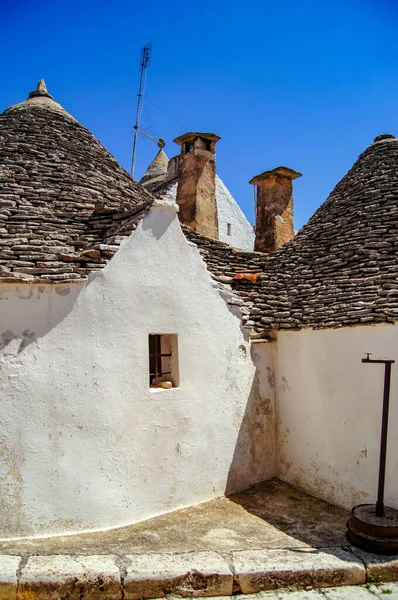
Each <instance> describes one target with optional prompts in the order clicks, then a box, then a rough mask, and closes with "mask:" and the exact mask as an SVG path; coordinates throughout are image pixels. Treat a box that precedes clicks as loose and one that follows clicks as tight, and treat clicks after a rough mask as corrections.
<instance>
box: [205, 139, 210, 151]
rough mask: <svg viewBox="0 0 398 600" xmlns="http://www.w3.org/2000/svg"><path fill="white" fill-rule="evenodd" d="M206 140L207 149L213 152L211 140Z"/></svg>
mask: <svg viewBox="0 0 398 600" xmlns="http://www.w3.org/2000/svg"><path fill="white" fill-rule="evenodd" d="M204 142H205V148H206V150H208V151H209V152H211V140H204Z"/></svg>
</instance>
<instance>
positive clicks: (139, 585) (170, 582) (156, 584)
mask: <svg viewBox="0 0 398 600" xmlns="http://www.w3.org/2000/svg"><path fill="white" fill-rule="evenodd" d="M127 559H128V560H129V561H130V564H129V565H128V567H127V575H126V577H125V579H124V593H125V596H124V598H125V600H139V599H140V598H158V597H160V596H164V595H165V594H170V593H173V594H178V595H180V596H184V597H186V596H225V595H230V594H232V583H233V576H232V572H231V570H230V568H229V566H228V563H227V562H226V561H225V560H224V559H223V558H222V557H221V556H220V555H218V554H216V553H215V552H190V553H187V554H178V555H172V554H171V555H164V554H163V555H158V554H148V555H142V554H137V555H133V556H127Z"/></svg>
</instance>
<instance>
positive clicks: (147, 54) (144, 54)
mask: <svg viewBox="0 0 398 600" xmlns="http://www.w3.org/2000/svg"><path fill="white" fill-rule="evenodd" d="M151 50H152V48H151V44H146V46H144V47H143V49H142V50H141V65H140V67H141V68H140V85H139V88H138V101H137V112H136V114H135V125H134V142H133V156H132V159H131V177H132V178H133V179H134V167H135V156H136V153H137V138H138V134H139V133H142V134H144V135H146V136H147V137H148V138H149V139H151V140H153V141H154V142H156V143H157V145H158V146H159V148H163V147H164V146H165V141H164V140H163V139H162V138H159V139H157V138H155V137H153V136H152V135H149V133H147V132H146V131H142V129H140V122H141V114H142V106H143V102H144V93H145V83H146V70H147V68H148V66H149V62H150V60H151Z"/></svg>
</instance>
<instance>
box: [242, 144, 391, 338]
mask: <svg viewBox="0 0 398 600" xmlns="http://www.w3.org/2000/svg"><path fill="white" fill-rule="evenodd" d="M264 271H265V273H264V277H263V278H262V283H261V288H262V292H261V296H262V297H261V300H260V301H255V304H254V307H256V306H257V305H258V306H261V314H259V315H255V314H253V315H252V318H253V321H255V322H257V323H261V324H262V325H266V324H269V325H270V326H272V327H276V328H291V327H293V328H300V327H305V326H309V327H314V328H321V327H339V326H342V325H357V324H367V323H378V322H389V321H390V322H392V321H394V320H395V319H397V318H398V140H397V139H396V138H395V137H394V136H393V135H389V134H385V135H381V136H378V137H377V138H376V139H375V140H374V143H373V144H371V145H370V146H369V147H368V148H367V149H366V150H365V152H363V153H362V154H361V155H360V157H359V158H358V160H357V161H356V162H355V164H354V166H353V167H352V168H351V169H350V171H349V172H348V173H347V175H345V177H343V179H342V180H341V181H340V182H339V183H338V184H337V186H336V187H335V189H334V190H333V191H332V193H331V194H330V196H329V197H328V199H327V200H326V201H325V202H324V204H322V206H321V207H320V208H319V209H318V210H317V212H316V213H315V214H314V215H313V217H312V218H311V219H310V220H309V222H308V223H307V225H305V226H304V227H303V228H302V229H301V230H300V231H299V233H298V234H297V235H296V237H295V238H294V239H293V240H292V241H291V242H289V243H288V244H286V245H285V246H283V247H282V248H281V249H280V250H278V251H277V252H275V253H274V254H272V255H271V256H270V258H269V259H268V260H267V262H266V264H265V268H264ZM273 283H274V285H273ZM273 289H274V290H277V291H278V292H279V293H278V294H277V295H278V304H274V303H273V302H272V290H273ZM270 292H271V293H270ZM270 300H271V301H270Z"/></svg>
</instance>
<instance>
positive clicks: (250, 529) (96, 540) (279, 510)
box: [0, 479, 349, 555]
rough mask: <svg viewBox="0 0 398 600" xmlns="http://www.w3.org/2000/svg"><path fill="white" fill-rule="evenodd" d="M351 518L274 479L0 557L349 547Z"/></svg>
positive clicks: (6, 550) (22, 545) (19, 546)
mask: <svg viewBox="0 0 398 600" xmlns="http://www.w3.org/2000/svg"><path fill="white" fill-rule="evenodd" d="M348 517H349V513H348V512H347V511H345V510H342V509H340V508H336V507H334V506H332V505H330V504H328V503H327V502H324V501H322V500H318V499H317V498H314V497H313V496H310V495H308V494H306V493H304V492H302V491H300V490H298V489H297V488H294V487H292V486H290V485H288V484H286V483H283V482H281V481H278V480H276V479H273V480H271V481H267V482H265V483H262V484H260V485H257V486H255V487H254V488H251V489H249V490H248V491H245V492H241V493H239V494H235V495H233V496H231V497H230V498H218V499H216V500H212V501H210V502H204V503H203V504H199V505H196V506H193V507H189V508H185V509H181V510H178V511H174V512H172V513H168V514H166V515H161V516H159V517H155V518H153V519H149V520H148V521H143V522H141V523H137V524H135V525H130V526H128V527H122V528H119V529H113V530H111V531H105V532H100V533H86V534H79V535H73V536H58V537H52V538H43V539H35V540H32V539H31V540H17V541H12V542H0V554H22V555H23V554H56V553H60V554H80V555H84V554H86V555H87V554H112V553H114V554H131V553H134V554H138V553H142V554H146V553H150V552H154V553H159V552H160V553H161V552H172V553H178V552H191V551H204V550H213V551H216V552H228V551H234V550H252V549H262V548H297V547H313V548H325V547H331V546H344V545H347V540H346V537H345V535H346V521H347V519H348Z"/></svg>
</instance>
